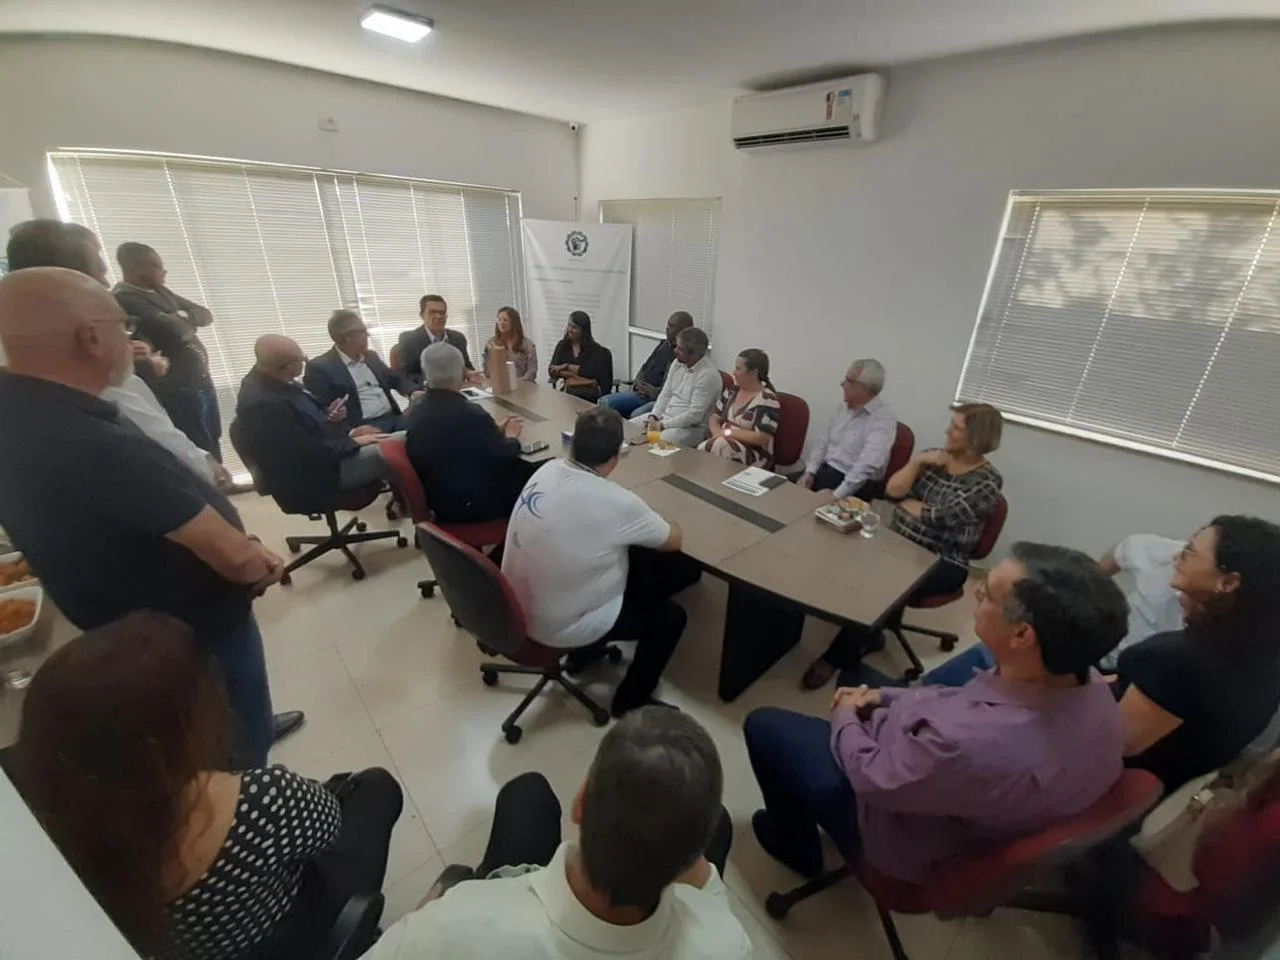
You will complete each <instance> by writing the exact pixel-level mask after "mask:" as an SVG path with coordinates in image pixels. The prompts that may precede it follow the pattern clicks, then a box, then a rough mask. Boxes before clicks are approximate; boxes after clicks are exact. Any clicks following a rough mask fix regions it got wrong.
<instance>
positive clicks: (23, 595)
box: [0, 587, 44, 647]
mask: <svg viewBox="0 0 1280 960" xmlns="http://www.w3.org/2000/svg"><path fill="white" fill-rule="evenodd" d="M43 606H44V591H43V590H42V589H40V587H16V588H14V589H13V590H10V591H8V592H7V593H5V594H4V595H3V596H0V647H4V646H8V645H9V644H11V643H19V642H21V641H23V640H25V639H27V637H29V636H31V633H32V631H33V630H35V628H36V623H37V622H38V621H39V620H40V609H41V607H43Z"/></svg>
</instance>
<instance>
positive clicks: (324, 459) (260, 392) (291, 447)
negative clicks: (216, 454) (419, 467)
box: [236, 334, 394, 505]
mask: <svg viewBox="0 0 1280 960" xmlns="http://www.w3.org/2000/svg"><path fill="white" fill-rule="evenodd" d="M253 356H254V365H253V369H252V370H250V371H249V373H248V374H246V375H245V378H244V379H243V380H242V381H241V382H240V393H239V395H238V396H237V397H236V421H237V423H238V424H239V427H238V429H239V432H240V438H241V439H240V446H241V448H243V450H244V451H245V453H246V454H247V457H248V459H250V460H251V461H253V464H254V467H255V468H256V469H257V470H258V472H259V475H260V477H261V479H262V481H263V486H264V487H265V488H266V489H265V490H263V491H262V492H263V493H269V494H271V495H273V496H277V497H283V498H285V499H288V500H297V501H301V502H304V503H316V504H319V505H323V504H325V503H328V502H331V501H332V500H334V499H335V498H336V497H338V495H339V494H340V493H341V492H342V491H343V490H357V489H359V488H361V487H365V486H368V485H369V484H372V483H376V482H379V481H383V480H391V479H392V478H393V476H394V473H393V471H392V469H391V466H390V464H388V463H387V462H386V461H385V460H383V459H382V454H381V452H379V450H378V442H379V441H380V440H382V439H385V438H386V437H387V436H388V434H385V433H383V432H382V431H380V430H379V429H378V428H377V427H374V426H368V425H365V426H362V427H354V428H352V429H347V427H346V423H345V421H346V416H345V414H340V413H339V411H337V409H336V407H335V405H334V404H330V405H329V408H328V409H326V408H325V407H324V406H323V405H322V404H321V403H320V402H319V401H318V400H316V398H315V397H313V396H311V394H309V393H307V391H306V390H304V389H303V388H302V386H301V385H300V384H299V383H298V382H297V380H298V378H299V377H300V376H302V371H303V368H304V367H305V366H306V363H307V357H306V354H304V353H303V352H302V348H301V347H300V346H298V344H297V342H296V341H294V340H291V339H289V338H288V337H283V336H280V335H279V334H267V335H266V336H263V337H259V338H258V340H257V342H256V343H255V344H254V345H253Z"/></svg>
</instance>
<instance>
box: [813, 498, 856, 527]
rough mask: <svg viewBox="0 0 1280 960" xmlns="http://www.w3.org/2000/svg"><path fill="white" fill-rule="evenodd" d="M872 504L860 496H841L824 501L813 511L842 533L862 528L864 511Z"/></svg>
mask: <svg viewBox="0 0 1280 960" xmlns="http://www.w3.org/2000/svg"><path fill="white" fill-rule="evenodd" d="M869 506H870V504H868V503H867V501H865V500H862V499H859V498H858V497H841V498H840V499H839V500H832V501H831V502H830V503H824V504H823V505H822V506H820V507H818V509H816V510H814V511H813V515H814V516H815V517H817V518H818V519H819V520H821V521H822V522H823V523H829V524H831V526H833V527H835V528H836V529H837V530H839V531H840V532H841V533H853V531H855V530H860V529H862V511H863V510H866V509H867V508H868V507H869Z"/></svg>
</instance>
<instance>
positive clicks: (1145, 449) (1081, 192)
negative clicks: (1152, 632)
mask: <svg viewBox="0 0 1280 960" xmlns="http://www.w3.org/2000/svg"><path fill="white" fill-rule="evenodd" d="M1242 195H1248V196H1250V197H1258V198H1263V197H1269V198H1271V199H1272V200H1273V202H1275V203H1276V204H1278V205H1280V189H1278V190H1267V189H1246V188H1220V187H1219V188H1208V187H1206V188H1176V187H1162V188H1153V189H1142V188H1136V187H1111V188H1102V189H1087V188H1078V189H1051V190H1032V189H1023V190H1010V191H1009V196H1008V197H1007V198H1006V200H1005V208H1004V214H1003V215H1002V216H1001V218H1000V226H999V228H998V230H997V232H996V236H995V243H994V245H993V250H992V255H991V263H990V265H989V266H988V268H987V277H986V281H985V283H984V285H983V289H982V298H981V299H980V300H979V302H978V311H977V315H976V317H975V318H974V322H973V328H972V330H971V331H970V334H969V342H968V345H967V347H966V349H965V354H964V359H963V361H962V362H961V364H960V372H959V374H958V376H957V378H956V388H955V391H954V393H953V398H952V403H953V405H956V406H958V405H960V404H963V403H974V402H979V403H980V402H983V401H982V399H981V398H980V397H977V396H970V395H967V394H965V393H964V392H963V389H962V388H963V386H964V378H965V373H966V372H967V371H968V369H969V364H970V362H971V361H972V359H973V354H974V349H975V346H976V344H977V341H978V333H979V329H980V327H981V324H982V319H983V316H984V315H985V314H986V312H987V304H988V302H989V300H990V298H991V295H992V292H993V291H992V288H993V286H994V283H995V279H996V274H997V272H998V271H999V268H1000V265H1001V253H1002V247H1003V245H1004V241H1005V240H1006V239H1007V238H1008V236H1009V224H1010V221H1011V220H1012V219H1013V216H1014V210H1015V207H1016V205H1017V203H1018V202H1019V201H1020V200H1021V201H1026V200H1035V201H1039V202H1044V201H1052V200H1055V199H1063V200H1080V199H1083V198H1088V197H1099V198H1106V197H1116V198H1127V199H1132V200H1135V201H1139V200H1147V199H1158V198H1161V197H1171V198H1178V199H1188V198H1193V197H1202V198H1204V199H1213V198H1215V197H1222V198H1237V197H1240V196H1242ZM1229 328H1230V325H1229V324H1228V325H1227V327H1226V328H1224V336H1225V333H1226V330H1228V329H1229ZM1277 337H1278V338H1280V334H1277ZM1206 373H1207V371H1206ZM1001 413H1002V415H1003V417H1004V419H1005V420H1008V421H1011V422H1013V423H1017V424H1021V425H1023V426H1028V427H1034V428H1036V429H1039V430H1045V431H1048V432H1050V433H1056V434H1061V435H1063V436H1069V437H1074V438H1076V439H1078V440H1087V441H1090V442H1092V443H1097V444H1100V445H1103V446H1108V447H1117V448H1120V449H1122V450H1129V451H1132V452H1135V453H1142V454H1147V455H1148V456H1154V457H1159V458H1161V459H1163V460H1172V461H1175V462H1178V463H1185V464H1190V465H1192V466H1196V467H1202V468H1205V469H1208V470H1213V471H1215V472H1218V473H1225V474H1229V475H1233V476H1239V477H1246V478H1248V479H1251V480H1260V481H1262V482H1264V483H1268V484H1272V485H1276V486H1280V474H1271V473H1267V472H1266V471H1265V470H1258V469H1255V468H1253V467H1246V466H1243V465H1241V464H1236V463H1231V462H1228V461H1225V460H1217V459H1214V458H1212V457H1205V456H1202V455H1199V454H1195V453H1190V452H1187V451H1182V450H1174V449H1170V448H1169V447H1162V446H1158V445H1156V444H1150V443H1143V442H1142V441H1140V440H1134V439H1132V438H1131V437H1124V436H1119V435H1116V434H1112V433H1107V432H1105V431H1102V430H1097V429H1090V428H1084V427H1074V426H1072V425H1070V424H1065V423H1059V422H1056V421H1052V420H1044V419H1042V418H1040V417H1035V416H1031V415H1028V414H1022V413H1011V412H1006V411H1004V410H1003V409H1002V410H1001Z"/></svg>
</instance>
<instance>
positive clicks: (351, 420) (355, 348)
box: [302, 310, 421, 433]
mask: <svg viewBox="0 0 1280 960" xmlns="http://www.w3.org/2000/svg"><path fill="white" fill-rule="evenodd" d="M329 336H330V337H331V338H332V339H333V344H334V345H333V349H332V350H329V351H327V352H326V353H323V354H321V355H320V356H318V357H316V358H315V359H313V360H308V361H307V372H306V374H305V375H304V376H303V378H302V385H303V386H304V387H306V388H307V392H308V393H309V394H311V396H313V397H315V398H316V399H317V400H318V401H320V404H321V406H323V407H325V409H326V410H328V411H329V412H330V413H331V414H341V416H339V417H338V421H339V422H341V421H342V420H343V418H344V417H345V422H346V425H347V426H348V427H359V426H364V425H365V424H368V425H370V426H373V427H377V428H378V429H379V430H382V431H384V432H386V433H393V432H394V431H396V430H399V429H400V404H398V403H397V402H396V399H395V397H393V396H392V395H391V391H392V389H395V390H397V391H399V393H400V395H401V396H404V397H413V396H415V395H417V394H418V393H421V391H420V390H418V389H416V388H415V387H414V385H413V383H412V381H410V379H409V378H408V377H406V376H405V375H404V374H402V373H400V372H399V371H397V370H392V369H391V368H389V367H388V366H387V365H386V364H385V363H383V362H382V358H381V357H379V356H378V355H377V354H376V353H374V352H373V351H372V350H370V349H369V328H368V327H366V326H365V325H364V321H363V320H362V319H360V314H358V313H356V312H355V311H354V310H335V311H334V312H333V316H332V317H330V318H329Z"/></svg>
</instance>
